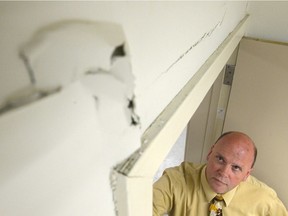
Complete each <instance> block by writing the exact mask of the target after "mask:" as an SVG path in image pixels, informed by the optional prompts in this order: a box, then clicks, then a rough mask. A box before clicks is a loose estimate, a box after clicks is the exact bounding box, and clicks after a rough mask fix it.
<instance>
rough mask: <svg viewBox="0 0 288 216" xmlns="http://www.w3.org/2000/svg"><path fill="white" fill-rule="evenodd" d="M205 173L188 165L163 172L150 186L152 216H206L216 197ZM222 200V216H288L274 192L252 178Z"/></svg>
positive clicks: (184, 164)
mask: <svg viewBox="0 0 288 216" xmlns="http://www.w3.org/2000/svg"><path fill="white" fill-rule="evenodd" d="M205 169H206V165H194V164H192V163H189V162H183V163H182V164H181V165H180V166H177V167H174V168H168V169H166V170H165V171H164V173H163V176H162V177H161V178H160V179H159V180H158V181H157V182H155V183H154V185H153V216H162V215H164V214H168V215H169V216H207V215H208V206H209V202H210V201H211V200H212V199H213V198H214V197H215V195H216V193H215V192H213V191H212V189H211V188H210V186H209V185H208V182H207V180H206V177H205ZM222 196H223V198H224V202H225V205H224V207H223V216H288V212H287V209H286V208H285V206H284V205H283V203H282V202H281V201H280V199H279V198H278V197H277V194H276V192H275V191H274V190H273V189H271V188H270V187H268V186H267V185H266V184H264V183H262V182H261V181H259V180H257V179H256V178H255V177H253V176H249V177H248V178H247V180H246V181H245V182H241V183H240V185H238V186H237V187H236V188H234V189H233V190H231V191H229V192H227V193H225V194H223V195H222Z"/></svg>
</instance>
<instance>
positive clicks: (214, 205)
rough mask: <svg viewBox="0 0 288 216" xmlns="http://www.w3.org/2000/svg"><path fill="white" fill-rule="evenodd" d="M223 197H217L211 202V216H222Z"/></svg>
mask: <svg viewBox="0 0 288 216" xmlns="http://www.w3.org/2000/svg"><path fill="white" fill-rule="evenodd" d="M223 201H224V199H223V197H222V196H220V195H217V196H215V197H214V198H213V199H212V201H211V202H210V206H209V216H222V205H223Z"/></svg>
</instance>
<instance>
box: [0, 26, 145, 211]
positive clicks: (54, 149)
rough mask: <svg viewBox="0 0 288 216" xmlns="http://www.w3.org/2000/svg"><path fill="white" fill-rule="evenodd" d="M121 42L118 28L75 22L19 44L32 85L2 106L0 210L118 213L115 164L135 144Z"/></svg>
mask: <svg viewBox="0 0 288 216" xmlns="http://www.w3.org/2000/svg"><path fill="white" fill-rule="evenodd" d="M125 44H126V41H125V37H124V34H123V32H122V29H121V27H120V26H119V25H115V24H111V23H97V22H88V21H75V20H73V21H63V22H59V23H53V24H51V25H48V26H45V27H44V28H42V29H40V30H39V31H38V32H36V33H35V34H34V35H33V36H32V38H31V40H30V41H28V42H27V43H25V44H24V45H23V46H22V47H21V51H20V56H21V58H22V59H23V60H24V63H25V66H26V69H27V75H28V76H29V77H30V81H31V86H29V87H28V90H26V91H22V92H17V93H15V94H16V96H15V95H13V100H12V98H10V99H8V100H7V102H6V103H5V106H2V107H4V108H3V109H2V113H1V115H0V170H1V173H0V175H1V178H0V179H1V184H0V194H1V197H0V209H1V214H3V215H19V214H21V215H29V216H33V215H35V216H36V215H37V216H38V215H42V216H45V215H47V216H48V215H54V216H57V215H59V216H60V215H61V216H65V215H67V216H68V215H69V216H71V215H86V216H89V215H91V216H92V215H109V216H112V215H115V205H114V204H115V203H117V199H116V198H115V197H114V202H113V194H112V188H111V184H112V185H116V186H118V185H119V184H117V182H115V180H117V179H115V178H114V180H113V178H110V177H111V176H113V173H114V172H115V171H113V170H114V168H113V167H114V166H115V165H116V164H118V163H119V162H121V161H122V160H124V159H125V158H127V157H128V156H129V155H130V154H131V153H132V152H134V151H135V150H136V149H138V148H139V147H140V131H139V127H138V125H139V124H140V122H139V118H138V116H137V114H136V113H135V111H134V110H135V102H134V93H133V91H134V77H133V75H132V72H131V65H130V59H129V56H127V54H126V51H125V49H126V47H125V46H126V45H125ZM24 92H25V93H24ZM37 95H40V96H37ZM12 102H13V103H12ZM112 180H113V182H110V181H112ZM113 190H114V188H113ZM118 190H119V189H118ZM118 207H119V206H118ZM116 212H117V210H116Z"/></svg>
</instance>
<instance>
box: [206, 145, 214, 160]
mask: <svg viewBox="0 0 288 216" xmlns="http://www.w3.org/2000/svg"><path fill="white" fill-rule="evenodd" d="M214 145H215V144H214ZM214 145H212V146H211V148H210V150H209V153H208V154H207V156H206V160H207V161H208V159H209V157H210V155H211V153H212V150H213V148H214Z"/></svg>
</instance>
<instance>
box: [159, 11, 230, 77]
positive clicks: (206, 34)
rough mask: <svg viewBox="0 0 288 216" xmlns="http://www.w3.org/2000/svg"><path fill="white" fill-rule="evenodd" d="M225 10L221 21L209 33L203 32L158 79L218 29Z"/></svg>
mask: <svg viewBox="0 0 288 216" xmlns="http://www.w3.org/2000/svg"><path fill="white" fill-rule="evenodd" d="M225 15H226V10H225V12H224V15H223V16H222V19H221V21H219V22H218V23H217V24H216V25H215V26H214V27H213V28H212V29H211V30H210V31H208V32H205V33H204V34H203V35H202V37H200V38H199V39H198V40H197V41H196V42H195V43H194V44H193V45H191V46H190V47H189V48H188V49H187V50H186V51H185V52H184V53H183V54H182V55H180V56H179V57H178V58H177V59H176V60H175V61H174V62H173V63H172V64H171V65H170V66H169V67H168V68H167V69H166V70H165V71H164V72H162V73H161V74H160V76H159V77H158V78H157V79H159V78H160V77H161V76H162V75H164V74H165V73H167V72H168V71H169V70H170V69H171V68H173V67H174V66H175V65H176V64H177V63H178V62H179V61H180V60H181V59H183V58H184V57H185V56H186V55H187V54H188V53H190V52H191V51H192V50H193V49H194V48H195V47H196V46H198V45H199V44H200V43H201V42H203V41H204V40H205V39H206V38H208V37H210V36H211V35H212V34H213V33H214V32H215V30H216V29H217V28H219V27H220V26H221V25H222V23H223V21H224V18H225Z"/></svg>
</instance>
